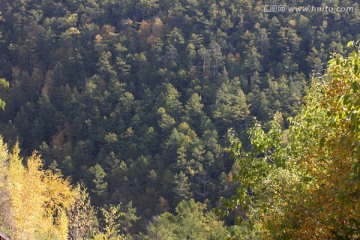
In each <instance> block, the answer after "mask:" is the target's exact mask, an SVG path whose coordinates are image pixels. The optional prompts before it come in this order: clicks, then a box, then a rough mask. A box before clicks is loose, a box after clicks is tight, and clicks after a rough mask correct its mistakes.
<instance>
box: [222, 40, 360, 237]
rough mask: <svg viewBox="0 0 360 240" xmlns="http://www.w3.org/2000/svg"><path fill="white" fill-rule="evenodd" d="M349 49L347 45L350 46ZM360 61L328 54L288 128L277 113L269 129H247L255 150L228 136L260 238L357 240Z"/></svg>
mask: <svg viewBox="0 0 360 240" xmlns="http://www.w3.org/2000/svg"><path fill="white" fill-rule="evenodd" d="M350 45H351V44H350ZM359 63H360V56H359V54H358V53H357V52H356V51H354V52H353V53H351V54H350V55H349V56H348V57H343V56H341V55H334V56H333V58H332V59H331V60H330V61H329V64H328V69H327V71H326V73H325V74H324V75H323V76H321V77H318V78H315V79H313V83H312V87H311V89H310V90H309V92H308V94H307V96H306V98H305V106H304V107H303V109H302V110H301V111H300V112H299V113H298V115H297V116H296V117H295V118H293V119H290V122H291V124H290V127H289V129H288V130H285V131H284V129H283V127H282V122H283V119H282V117H281V114H279V113H277V114H276V115H275V118H274V120H273V121H272V126H271V128H270V130H269V131H267V132H266V131H264V130H263V129H262V126H261V125H260V124H256V125H255V126H254V127H253V128H252V129H251V130H250V131H249V133H250V135H251V143H252V146H253V151H252V152H250V153H245V152H243V151H242V150H241V142H240V141H239V140H238V139H236V138H233V139H232V143H233V144H232V146H233V149H232V152H233V155H234V157H235V158H236V159H237V163H236V167H237V168H238V169H239V174H238V176H237V179H238V181H239V182H240V184H241V187H240V188H239V189H238V193H237V196H234V197H233V198H232V199H231V201H228V204H230V206H236V205H239V204H240V205H242V206H243V208H244V209H246V211H247V216H248V219H245V220H244V221H243V224H245V223H246V224H249V223H250V225H251V226H252V229H254V231H253V235H256V234H258V235H257V236H258V237H261V238H263V239H358V238H359V237H360V165H359V157H360V145H359V139H360V127H359V126H360V125H359V123H360V116H359V112H358V111H360V96H359V94H360V93H359V90H360V88H359V86H360V85H359V84H360V70H359Z"/></svg>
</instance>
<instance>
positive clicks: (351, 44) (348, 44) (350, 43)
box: [346, 41, 354, 48]
mask: <svg viewBox="0 0 360 240" xmlns="http://www.w3.org/2000/svg"><path fill="white" fill-rule="evenodd" d="M346 46H347V47H348V48H350V47H352V46H354V41H350V42H348V43H347V44H346Z"/></svg>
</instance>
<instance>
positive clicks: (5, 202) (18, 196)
mask: <svg viewBox="0 0 360 240" xmlns="http://www.w3.org/2000/svg"><path fill="white" fill-rule="evenodd" d="M19 153H20V149H19V146H18V144H16V145H15V146H14V148H13V150H12V151H11V153H9V152H8V149H7V146H6V144H4V142H3V139H2V138H1V137H0V168H1V169H0V171H1V179H0V180H1V182H0V188H1V189H0V192H1V195H0V198H1V201H0V204H1V205H0V210H1V211H0V217H1V226H2V227H1V230H2V231H4V232H5V233H6V234H8V236H10V237H11V238H12V239H22V240H27V239H29V240H32V239H39V240H40V239H67V237H68V219H67V214H66V212H67V211H68V210H69V209H70V207H71V205H72V203H73V201H74V197H75V193H74V191H73V190H72V187H71V185H70V183H69V182H68V181H67V180H64V179H62V178H60V177H59V176H58V175H56V174H54V173H53V172H51V171H49V170H43V169H42V165H43V164H42V161H41V159H40V156H39V155H38V154H37V153H36V152H34V153H33V154H32V156H31V157H29V158H27V159H26V161H25V163H26V165H23V159H22V158H21V157H20V155H19Z"/></svg>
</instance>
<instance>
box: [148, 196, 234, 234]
mask: <svg viewBox="0 0 360 240" xmlns="http://www.w3.org/2000/svg"><path fill="white" fill-rule="evenodd" d="M227 234H228V231H227V229H226V227H224V226H223V222H221V221H219V220H218V219H217V217H216V215H215V214H214V213H213V212H209V211H206V205H205V204H201V203H196V202H195V201H194V199H190V200H188V201H185V200H184V201H182V202H180V203H179V205H178V206H177V207H176V214H175V215H173V214H171V213H164V214H162V215H160V216H158V217H155V218H154V219H153V221H152V222H151V223H150V224H149V225H148V227H147V234H146V235H144V236H141V237H142V239H169V240H170V239H174V240H175V239H179V240H180V239H194V240H195V239H225V237H226V236H227Z"/></svg>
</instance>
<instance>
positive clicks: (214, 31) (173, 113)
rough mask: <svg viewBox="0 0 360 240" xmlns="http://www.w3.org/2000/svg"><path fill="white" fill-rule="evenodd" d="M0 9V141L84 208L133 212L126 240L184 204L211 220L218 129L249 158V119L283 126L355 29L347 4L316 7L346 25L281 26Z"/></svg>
mask: <svg viewBox="0 0 360 240" xmlns="http://www.w3.org/2000/svg"><path fill="white" fill-rule="evenodd" d="M1 4H2V8H1V13H0V66H1V67H0V76H1V77H4V78H5V79H7V81H8V82H9V85H7V83H5V82H4V81H3V80H2V79H1V80H0V84H1V85H4V84H5V86H0V99H1V101H0V107H1V108H4V106H5V105H4V102H6V108H5V109H4V110H3V111H1V114H0V133H1V134H2V135H3V136H4V139H6V141H8V142H9V143H11V145H12V144H14V143H15V142H16V141H17V140H19V141H20V143H21V147H22V149H23V152H24V154H26V155H30V153H31V152H32V151H33V150H34V149H39V151H40V152H41V154H42V156H43V157H42V159H43V161H44V166H45V167H46V168H48V167H49V168H52V169H55V170H56V171H57V172H59V171H61V172H62V174H63V175H64V176H65V177H69V178H70V179H71V180H72V181H73V183H76V182H77V181H79V180H82V181H83V182H84V183H85V185H86V187H87V188H88V192H89V195H90V196H89V197H91V199H92V203H93V204H95V206H96V207H98V208H101V207H104V205H106V204H113V205H117V204H119V203H124V204H125V205H126V204H127V203H129V202H132V203H133V206H134V207H136V209H137V210H138V213H139V216H141V219H140V220H139V221H138V222H137V223H136V224H134V226H133V227H132V228H131V229H130V230H129V232H127V234H135V233H137V232H139V231H142V229H143V228H144V226H145V225H146V222H147V221H148V220H149V219H151V218H152V217H153V216H156V215H159V214H161V213H163V211H164V210H165V209H166V210H167V211H174V209H175V207H176V205H177V204H178V202H179V201H181V200H182V199H184V198H189V197H192V198H194V199H195V200H196V201H199V202H203V201H205V200H207V201H208V202H209V206H211V207H214V206H216V205H217V203H218V200H219V198H220V197H221V196H222V195H224V196H229V195H231V194H234V193H235V190H234V189H235V186H236V183H234V181H233V180H234V178H233V173H234V172H235V171H236V165H235V166H234V167H233V170H232V165H233V160H232V159H231V158H230V156H229V154H228V152H227V148H228V145H229V141H228V140H227V130H228V128H233V129H234V131H235V132H236V133H237V134H238V135H237V136H238V137H239V139H241V141H242V142H243V148H244V149H246V150H250V149H251V144H250V141H249V140H248V139H249V138H248V134H247V131H248V130H249V128H250V126H251V125H252V124H253V122H252V121H253V120H252V119H253V118H252V117H256V118H257V120H258V121H259V122H258V123H259V124H261V126H264V132H265V133H266V132H267V131H268V130H269V128H270V125H271V124H270V121H271V116H272V115H273V114H274V113H276V112H281V113H282V115H283V118H284V119H285V121H284V123H281V124H280V123H279V124H280V125H281V128H283V127H287V126H288V125H289V122H288V121H287V118H288V117H291V116H294V115H295V113H296V112H297V111H299V109H300V105H301V104H302V98H303V96H304V95H305V92H306V89H307V85H308V83H309V82H310V81H309V76H311V74H312V73H314V74H318V73H322V72H323V70H324V69H323V67H324V63H326V62H327V61H328V59H329V57H330V56H331V53H332V52H339V53H343V54H346V53H347V52H348V49H347V48H343V46H344V45H345V44H346V42H347V41H348V40H349V39H355V36H354V34H355V33H357V32H358V26H359V23H360V15H359V11H357V10H356V9H358V3H357V1H355V0H350V1H343V0H341V1H335V0H327V1H326V4H328V5H329V6H334V7H337V6H345V5H346V6H347V7H354V9H355V11H354V12H353V13H349V14H345V13H344V14H342V13H341V14H340V13H329V12H322V13H316V14H314V13H310V12H298V13H295V12H294V13H291V14H288V13H284V14H281V16H280V15H279V14H273V13H261V11H262V10H263V8H262V7H263V6H262V5H261V3H259V2H256V1H249V0H242V1H231V0H223V1H204V0H186V1H185V0H183V1H179V0H173V1H172V0H163V1H155V0H137V1H131V0H122V1H116V0H106V1H100V0H89V1H78V0H68V1H35V0H26V1H24V0H2V2H1ZM299 4H300V3H299ZM301 4H302V5H309V6H310V5H313V4H314V3H313V1H312V0H304V1H302V2H301ZM353 45H356V41H354V44H353ZM355 88H356V86H355ZM343 99H344V100H345V102H346V101H347V98H343ZM352 100H354V99H352ZM352 100H351V101H352ZM354 101H355V100H354ZM344 104H348V103H344ZM354 110H356V109H352V111H354ZM352 111H351V112H352ZM347 115H349V113H348V112H347V113H346V116H347ZM348 117H349V118H351V119H352V121H355V123H356V121H357V120H356V119H357V117H356V114H353V115H351V116H350V115H349V116H348ZM320 118H322V117H319V119H320ZM254 134H262V133H255V132H254ZM284 135H286V134H284ZM283 137H284V144H285V142H286V141H289V139H287V137H286V136H283ZM303 140H304V141H310V140H309V139H307V138H305V137H304V139H303ZM264 144H265V143H264ZM324 144H325V141H324ZM260 145H261V144H260V143H259V148H261V147H262V148H264V147H269V146H271V144H270V143H266V144H265V145H264V146H260ZM259 151H260V150H259ZM272 151H273V150H272V149H271V147H270V149H269V150H268V152H269V154H272ZM253 157H254V158H255V157H256V156H253ZM268 160H269V161H270V160H271V159H268ZM54 162H56V163H57V165H56V164H52V163H54ZM257 164H258V165H261V166H262V167H264V168H265V169H263V170H262V171H264V172H267V171H269V169H266V167H265V166H266V164H265V163H264V161H263V162H260V163H257ZM279 164H283V161H282V160H281V161H279ZM259 171H260V170H259ZM258 174H259V175H261V172H259V173H258ZM159 199H162V200H161V201H160V200H159ZM165 203H166V204H165ZM232 220H233V219H230V220H229V221H228V222H229V223H230V222H232ZM234 231H235V230H234ZM254 238H255V237H254Z"/></svg>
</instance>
